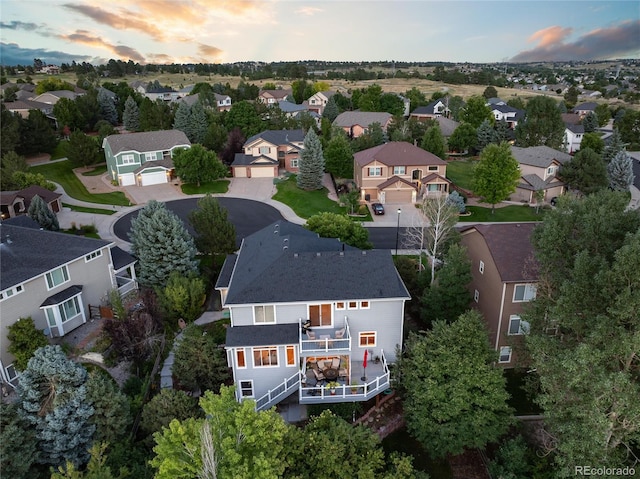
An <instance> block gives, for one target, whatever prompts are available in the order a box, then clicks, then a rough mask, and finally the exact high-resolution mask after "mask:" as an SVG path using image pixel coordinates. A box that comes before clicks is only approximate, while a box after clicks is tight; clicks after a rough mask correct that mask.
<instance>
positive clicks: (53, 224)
mask: <svg viewBox="0 0 640 479" xmlns="http://www.w3.org/2000/svg"><path fill="white" fill-rule="evenodd" d="M27 213H28V215H29V217H30V218H31V219H32V220H33V221H35V222H36V223H38V224H39V225H40V227H41V228H43V229H45V230H49V231H58V230H59V229H60V225H59V224H58V217H57V216H56V214H55V213H54V212H53V211H51V210H50V209H49V206H48V205H47V204H46V203H45V202H44V200H43V199H42V198H41V197H40V196H39V195H34V197H33V198H32V199H31V204H30V205H29V209H28V210H27Z"/></svg>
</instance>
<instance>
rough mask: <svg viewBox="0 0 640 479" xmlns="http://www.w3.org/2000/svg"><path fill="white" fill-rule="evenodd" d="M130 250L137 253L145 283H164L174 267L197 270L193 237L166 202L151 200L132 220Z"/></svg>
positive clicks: (148, 284) (180, 269) (185, 271)
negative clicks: (167, 206)
mask: <svg viewBox="0 0 640 479" xmlns="http://www.w3.org/2000/svg"><path fill="white" fill-rule="evenodd" d="M129 239H130V240H131V251H132V253H133V254H134V255H136V256H137V257H138V267H139V270H140V274H139V275H138V279H139V281H140V283H142V284H143V285H145V286H164V285H165V284H166V282H167V280H168V279H169V275H170V274H171V272H172V271H178V272H180V273H181V274H184V275H187V274H189V273H191V272H195V271H196V270H197V262H196V261H195V256H196V248H195V246H194V243H193V238H191V236H190V235H189V233H188V232H187V230H186V229H185V227H184V225H183V224H182V221H180V218H178V217H177V216H176V215H175V214H174V213H172V212H171V211H169V210H167V208H166V207H165V205H164V203H159V202H157V201H155V200H151V201H149V202H148V203H147V204H146V206H145V207H144V208H142V209H141V210H140V212H139V213H138V216H137V217H136V218H134V219H133V220H132V221H131V231H130V233H129Z"/></svg>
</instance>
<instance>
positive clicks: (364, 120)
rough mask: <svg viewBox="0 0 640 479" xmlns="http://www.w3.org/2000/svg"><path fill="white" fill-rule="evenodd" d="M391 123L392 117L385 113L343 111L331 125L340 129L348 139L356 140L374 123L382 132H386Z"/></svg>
mask: <svg viewBox="0 0 640 479" xmlns="http://www.w3.org/2000/svg"><path fill="white" fill-rule="evenodd" d="M392 121H393V115H392V114H391V113H387V112H380V111H345V112H342V113H340V114H339V115H338V116H337V117H336V119H335V120H333V124H334V125H335V126H338V127H340V128H342V129H343V130H344V131H345V133H346V134H347V135H348V136H349V138H358V137H359V136H360V135H363V134H364V133H367V132H368V131H369V128H370V127H371V125H373V124H374V123H378V124H379V125H380V126H381V127H382V131H385V132H386V131H387V128H388V127H389V125H390V124H391V122H392Z"/></svg>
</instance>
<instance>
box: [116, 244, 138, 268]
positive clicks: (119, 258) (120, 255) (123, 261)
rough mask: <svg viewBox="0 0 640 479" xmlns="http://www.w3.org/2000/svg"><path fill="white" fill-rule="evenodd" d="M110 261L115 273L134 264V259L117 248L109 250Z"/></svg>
mask: <svg viewBox="0 0 640 479" xmlns="http://www.w3.org/2000/svg"><path fill="white" fill-rule="evenodd" d="M111 261H112V262H113V269H115V270H116V271H117V270H119V269H122V268H124V267H125V266H129V265H130V264H132V263H135V262H136V259H135V258H134V257H133V256H132V255H131V254H129V253H127V252H126V251H125V250H123V249H122V248H120V247H119V246H114V247H113V248H111Z"/></svg>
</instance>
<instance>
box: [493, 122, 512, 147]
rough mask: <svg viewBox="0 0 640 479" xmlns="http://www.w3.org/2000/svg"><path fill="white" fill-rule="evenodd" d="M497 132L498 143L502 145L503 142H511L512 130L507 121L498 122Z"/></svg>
mask: <svg viewBox="0 0 640 479" xmlns="http://www.w3.org/2000/svg"><path fill="white" fill-rule="evenodd" d="M495 132H496V143H502V142H503V141H509V140H510V139H511V130H510V129H509V125H508V124H507V122H506V121H505V120H499V121H496V126H495Z"/></svg>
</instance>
